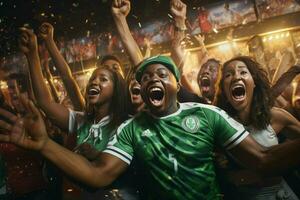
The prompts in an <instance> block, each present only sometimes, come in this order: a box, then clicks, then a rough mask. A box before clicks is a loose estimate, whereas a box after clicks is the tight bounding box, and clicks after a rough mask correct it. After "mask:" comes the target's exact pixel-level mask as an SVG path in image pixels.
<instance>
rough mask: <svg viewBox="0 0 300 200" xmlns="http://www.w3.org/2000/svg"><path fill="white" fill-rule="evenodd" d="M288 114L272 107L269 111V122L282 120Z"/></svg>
mask: <svg viewBox="0 0 300 200" xmlns="http://www.w3.org/2000/svg"><path fill="white" fill-rule="evenodd" d="M287 114H288V112H287V111H286V110H284V109H282V108H278V107H273V108H272V109H271V120H280V121H281V120H283V119H286V117H287Z"/></svg>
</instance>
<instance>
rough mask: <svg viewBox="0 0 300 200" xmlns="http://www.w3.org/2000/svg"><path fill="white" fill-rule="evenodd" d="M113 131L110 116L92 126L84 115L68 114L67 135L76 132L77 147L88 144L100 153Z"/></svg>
mask: <svg viewBox="0 0 300 200" xmlns="http://www.w3.org/2000/svg"><path fill="white" fill-rule="evenodd" d="M115 129H116V127H115V126H113V125H112V123H111V119H110V116H106V117H104V118H102V119H101V120H100V121H99V122H98V123H94V124H93V123H90V122H88V121H87V120H86V118H85V116H84V113H82V112H76V111H72V110H70V112H69V133H74V132H76V136H77V140H76V142H77V145H80V144H83V143H88V144H90V145H92V146H93V147H95V148H96V149H97V150H98V151H102V150H104V149H105V148H106V146H107V143H108V141H109V138H110V137H111V136H112V134H113V133H114V132H115Z"/></svg>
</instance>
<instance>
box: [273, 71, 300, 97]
mask: <svg viewBox="0 0 300 200" xmlns="http://www.w3.org/2000/svg"><path fill="white" fill-rule="evenodd" d="M298 68H299V67H298ZM299 73H300V70H299V69H297V66H293V67H291V68H290V69H289V70H288V71H287V72H285V73H284V74H282V76H281V77H280V78H279V79H278V81H277V82H276V83H275V84H274V85H273V86H272V88H271V91H272V95H273V97H274V98H277V97H278V96H279V95H280V94H281V93H282V92H283V91H284V90H285V88H286V87H287V86H288V85H289V84H290V83H291V82H292V81H293V79H294V78H295V77H296V76H297V75H298V74H299Z"/></svg>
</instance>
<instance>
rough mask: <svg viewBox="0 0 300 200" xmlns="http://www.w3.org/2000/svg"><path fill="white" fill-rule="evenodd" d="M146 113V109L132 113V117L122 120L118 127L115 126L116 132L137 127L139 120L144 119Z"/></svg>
mask: <svg viewBox="0 0 300 200" xmlns="http://www.w3.org/2000/svg"><path fill="white" fill-rule="evenodd" d="M146 115H147V114H146V111H142V112H140V113H138V114H136V115H134V116H133V117H131V118H129V119H127V120H126V121H124V122H123V123H122V124H120V125H119V127H118V128H117V134H120V133H121V132H122V131H124V130H127V129H131V128H137V127H138V126H139V124H140V123H139V122H140V121H141V120H145V116H146Z"/></svg>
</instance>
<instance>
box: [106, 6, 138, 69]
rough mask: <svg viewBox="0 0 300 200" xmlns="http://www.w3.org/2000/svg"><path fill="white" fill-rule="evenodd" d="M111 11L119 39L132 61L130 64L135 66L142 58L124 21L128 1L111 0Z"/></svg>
mask: <svg viewBox="0 0 300 200" xmlns="http://www.w3.org/2000/svg"><path fill="white" fill-rule="evenodd" d="M111 11H112V15H113V19H114V21H115V24H116V27H117V30H118V33H119V35H120V38H121V41H122V43H123V45H124V47H125V49H126V51H127V54H128V55H129V57H130V60H131V61H132V64H133V65H134V66H136V65H138V64H139V63H140V62H141V61H142V60H143V55H142V52H141V50H140V49H139V47H138V45H137V43H136V41H135V40H134V38H133V37H132V35H131V32H130V29H129V27H128V24H127V21H126V17H127V15H128V13H129V12H130V1H129V0H113V3H112V7H111Z"/></svg>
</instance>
